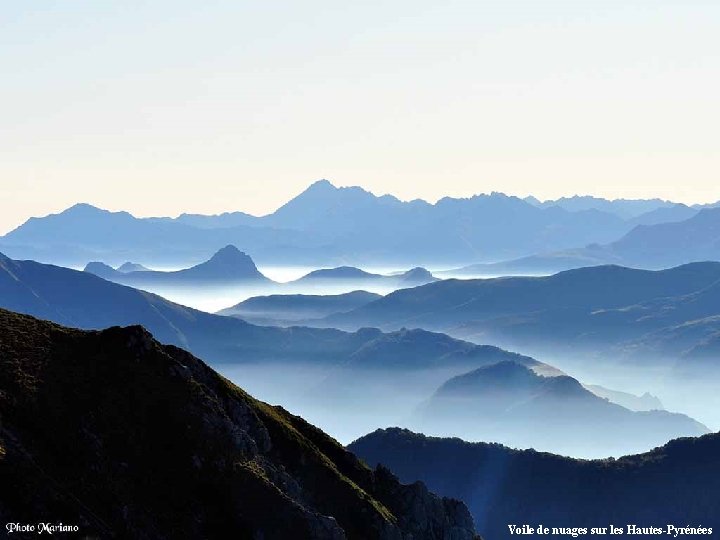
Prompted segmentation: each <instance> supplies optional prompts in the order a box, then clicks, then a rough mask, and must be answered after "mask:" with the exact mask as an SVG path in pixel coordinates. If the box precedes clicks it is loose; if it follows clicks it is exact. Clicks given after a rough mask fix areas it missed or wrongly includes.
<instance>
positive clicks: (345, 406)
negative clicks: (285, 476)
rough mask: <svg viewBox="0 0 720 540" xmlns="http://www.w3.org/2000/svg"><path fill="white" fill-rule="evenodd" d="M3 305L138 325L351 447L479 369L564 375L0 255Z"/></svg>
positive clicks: (457, 345) (449, 346)
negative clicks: (230, 312)
mask: <svg viewBox="0 0 720 540" xmlns="http://www.w3.org/2000/svg"><path fill="white" fill-rule="evenodd" d="M0 307H3V308H6V309H11V310H14V311H19V312H22V313H27V314H31V315H34V316H38V317H41V318H45V319H48V320H52V321H54V322H56V323H60V324H64V325H68V326H74V327H79V328H86V329H101V328H105V327H108V326H117V325H131V324H142V325H143V326H145V327H146V328H148V329H149V330H150V331H152V332H153V334H154V335H155V336H156V337H157V338H158V339H159V340H160V341H162V342H164V343H168V344H172V345H176V346H181V347H183V348H186V349H188V350H190V351H191V352H193V353H195V354H198V355H203V356H205V357H206V358H207V359H208V360H209V361H210V362H212V363H213V365H216V366H219V367H220V368H221V369H222V370H223V372H226V373H235V374H236V375H235V376H237V377H240V378H241V380H243V381H246V382H245V384H251V385H256V384H258V385H264V384H266V383H265V381H267V380H269V379H270V380H274V381H275V382H274V385H273V388H272V389H271V391H272V393H271V394H268V395H271V396H273V397H274V399H278V400H283V402H288V401H289V402H290V403H293V404H297V407H301V408H302V410H306V409H305V408H306V407H307V410H312V411H313V414H315V416H313V418H314V419H315V421H316V422H319V423H320V424H321V425H322V426H323V427H326V428H328V427H332V428H333V430H334V432H335V433H338V434H340V435H342V436H343V437H345V438H346V440H349V439H348V437H350V436H358V435H359V434H361V433H363V432H366V431H367V429H368V428H370V429H374V428H375V427H377V426H378V425H382V424H383V423H385V422H390V421H394V422H397V421H399V420H402V419H403V418H404V417H406V416H408V415H410V414H411V413H412V411H413V409H414V408H415V407H416V406H417V405H419V404H420V403H421V402H422V401H423V400H425V399H427V398H428V397H429V396H430V395H431V394H432V392H433V391H435V390H436V389H437V388H438V386H439V385H440V384H442V382H443V381H445V380H447V379H448V378H450V377H453V376H456V375H460V374H462V373H465V372H468V371H470V370H473V369H477V368H479V367H482V366H487V365H490V364H493V363H497V362H500V361H504V360H511V361H516V362H520V363H522V364H524V365H528V366H532V367H533V369H534V370H536V371H538V372H541V373H543V374H561V372H559V371H558V370H556V369H554V368H553V367H552V366H548V365H547V364H544V363H542V362H538V361H537V360H535V359H533V358H530V357H527V356H521V355H518V354H515V353H511V352H508V351H503V350H502V349H499V348H497V347H492V346H484V345H475V344H472V343H468V342H466V341H460V340H457V339H454V338H451V337H448V336H446V335H444V334H438V333H433V332H428V331H425V330H403V329H401V330H398V331H395V332H391V333H383V332H381V331H380V330H377V329H367V328H366V329H361V330H359V331H356V332H353V333H348V332H343V331H340V330H336V329H320V328H305V327H290V328H277V327H264V326H256V325H253V324H249V323H247V322H245V321H243V320H240V319H237V318H235V317H226V316H220V315H212V314H209V313H204V312H201V311H197V310H193V309H191V308H186V307H183V306H180V305H178V304H174V303H172V302H169V301H168V300H165V299H163V298H162V297H160V296H157V295H154V294H151V293H147V292H143V291H139V290H136V289H133V288H131V287H127V286H123V285H118V284H115V283H111V282H108V281H105V280H103V279H101V278H99V277H97V276H94V275H92V274H90V273H88V272H79V271H75V270H70V269H67V268H62V267H56V266H52V265H43V264H40V263H36V262H33V261H14V260H11V259H8V258H6V257H2V258H0ZM234 366H246V367H243V368H242V369H239V370H236V369H235V368H234ZM273 366H277V368H274V367H273ZM248 367H252V368H253V369H254V370H255V371H254V372H252V373H255V374H256V378H255V379H253V378H252V376H251V371H249V369H248ZM253 387H255V386H253ZM259 387H261V388H265V386H259ZM344 410H347V411H348V414H351V413H352V414H354V415H355V419H356V422H354V423H352V424H351V426H352V430H351V431H347V429H348V428H347V426H348V423H347V422H346V421H344V420H343V417H342V416H340V415H339V412H340V411H344ZM351 410H352V411H354V413H353V412H352V411H351ZM360 416H362V418H360ZM338 421H341V425H340V424H337V422H338ZM343 426H345V427H343Z"/></svg>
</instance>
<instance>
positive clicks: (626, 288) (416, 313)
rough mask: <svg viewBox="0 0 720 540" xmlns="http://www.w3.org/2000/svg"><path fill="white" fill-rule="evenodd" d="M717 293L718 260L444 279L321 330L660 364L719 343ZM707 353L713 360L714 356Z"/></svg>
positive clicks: (719, 289) (396, 294)
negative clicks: (422, 336) (411, 331)
mask: <svg viewBox="0 0 720 540" xmlns="http://www.w3.org/2000/svg"><path fill="white" fill-rule="evenodd" d="M718 295H720V263H717V262H705V263H693V264H687V265H683V266H679V267H675V268H671V269H667V270H660V271H651V270H638V269H632V268H625V267H620V266H596V267H588V268H580V269H577V270H568V271H564V272H560V273H557V274H554V275H551V276H543V277H508V278H496V279H473V280H444V281H440V282H437V283H431V284H428V285H424V286H422V287H417V288H414V289H405V290H399V291H395V292H393V293H391V294H388V295H387V296H385V297H383V298H380V299H378V300H375V301H373V302H370V303H368V304H366V305H364V306H361V307H359V308H356V309H355V310H353V311H350V312H348V313H344V314H337V315H332V316H329V317H327V318H326V319H325V320H324V321H320V322H318V324H319V325H325V326H333V327H340V328H346V329H348V328H356V327H362V326H377V327H379V328H383V329H397V328H400V327H403V326H412V327H419V328H426V329H430V330H436V331H443V332H449V333H450V334H452V335H454V336H457V337H462V338H466V339H471V340H473V341H481V342H485V343H496V344H500V345H504V346H508V347H513V348H520V349H521V350H530V351H533V350H543V347H544V346H547V347H548V348H549V349H551V350H553V351H560V350H564V351H575V352H579V351H587V350H589V349H592V350H594V351H596V352H598V351H603V350H605V351H607V350H608V349H612V350H613V355H614V356H615V357H616V358H617V359H619V360H622V359H623V358H624V357H625V356H626V355H618V353H619V352H621V351H625V352H626V353H627V354H633V355H634V356H635V357H647V358H654V359H655V361H656V362H661V361H662V362H665V361H677V360H678V358H679V357H681V356H682V355H683V354H684V353H687V354H690V353H692V356H693V358H696V359H697V358H700V357H701V356H703V355H702V354H701V350H702V348H703V347H704V346H705V345H706V344H707V343H708V341H709V340H714V339H717V336H718V332H720V326H719V324H720V321H719V320H718V315H720V311H719V310H718V307H717V306H718V304H717V299H718V298H720V296H718ZM704 357H705V358H706V359H707V360H708V362H711V360H712V358H711V357H712V354H711V351H710V352H709V353H708V354H706V355H704ZM711 365H712V363H711V364H708V363H707V362H706V363H705V368H707V367H711ZM719 367H720V366H719Z"/></svg>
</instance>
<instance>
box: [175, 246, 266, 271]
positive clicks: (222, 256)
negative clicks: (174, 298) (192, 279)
mask: <svg viewBox="0 0 720 540" xmlns="http://www.w3.org/2000/svg"><path fill="white" fill-rule="evenodd" d="M183 272H185V273H190V274H194V275H197V276H203V277H205V278H227V279H236V278H248V279H266V278H265V276H263V275H262V274H261V273H260V271H259V270H258V269H257V266H255V263H254V262H253V260H252V258H251V257H250V256H249V255H248V254H247V253H245V252H244V251H240V250H239V249H238V248H237V247H236V246H234V245H232V244H228V245H227V246H225V247H224V248H222V249H220V250H218V251H217V252H216V253H215V254H214V255H213V256H212V257H211V258H210V259H209V260H208V261H205V262H204V263H200V264H198V265H197V266H193V267H192V268H189V269H187V270H184V271H183Z"/></svg>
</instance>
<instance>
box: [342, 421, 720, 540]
mask: <svg viewBox="0 0 720 540" xmlns="http://www.w3.org/2000/svg"><path fill="white" fill-rule="evenodd" d="M348 448H349V449H350V450H351V451H352V452H354V453H355V454H357V455H358V456H359V457H360V458H362V459H363V460H365V461H366V462H367V463H369V464H371V465H375V464H377V463H382V464H384V465H385V466H387V467H389V468H390V470H392V471H393V472H394V473H395V474H397V475H398V476H399V478H400V480H401V481H404V482H408V481H416V480H422V481H423V482H424V483H426V484H427V485H428V487H429V488H430V489H431V490H433V491H435V492H436V493H439V494H442V495H445V496H449V497H456V498H458V499H461V500H463V501H464V502H465V503H466V504H467V505H468V507H469V508H470V511H471V512H472V514H473V517H474V519H475V525H476V527H477V529H478V531H479V532H480V533H481V534H482V535H484V536H485V537H486V538H509V537H510V536H511V535H510V531H509V529H508V525H517V526H522V525H523V524H529V525H531V526H532V527H534V528H536V527H537V526H538V524H542V525H543V526H547V527H556V528H559V529H563V531H562V533H560V534H563V535H565V536H579V537H582V536H583V535H582V534H580V533H579V532H578V531H577V529H576V528H577V527H586V528H588V529H589V528H591V527H606V530H605V532H604V535H601V537H605V536H610V534H609V531H608V529H607V527H609V526H610V524H613V525H615V526H616V527H620V528H622V529H623V533H624V534H625V535H630V534H631V532H630V531H629V530H628V528H627V526H628V525H635V526H636V527H660V528H662V529H663V532H662V534H665V535H667V534H669V535H670V536H674V534H676V532H675V531H671V532H670V533H668V531H667V526H668V525H673V526H674V527H676V528H684V527H692V528H695V529H700V528H703V527H704V528H705V530H704V531H703V532H700V533H695V535H693V533H692V532H690V533H689V534H690V537H699V536H700V535H707V534H708V528H712V529H713V531H712V532H716V531H717V530H718V527H720V475H718V474H717V471H718V470H720V435H718V434H716V433H715V434H711V435H705V436H703V437H699V438H685V439H677V440H674V441H671V442H669V443H667V444H665V445H664V446H661V447H659V448H656V449H654V450H651V451H650V452H647V453H644V454H638V455H630V456H625V457H622V458H620V459H604V460H594V461H587V460H577V459H571V458H566V457H561V456H556V455H552V454H546V453H541V452H535V451H532V450H522V451H521V450H512V449H510V448H506V447H504V446H501V445H497V444H486V443H468V442H464V441H462V440H460V439H442V438H433V437H426V436H424V435H420V434H415V433H412V432H410V431H407V430H403V429H397V428H395V429H384V430H378V431H376V432H374V433H371V434H369V435H367V436H364V437H362V438H360V439H359V440H357V441H355V442H354V443H352V444H351V445H349V447H348ZM574 528H575V530H574V531H573V530H572V529H574ZM589 532H590V531H589V530H588V531H586V534H589ZM677 534H682V533H677ZM555 536H558V534H556V535H555ZM528 537H529V538H536V537H540V536H538V535H537V534H536V535H535V536H532V535H530V536H528ZM632 537H633V538H653V537H657V535H653V534H643V531H642V530H638V534H637V535H633V536H632Z"/></svg>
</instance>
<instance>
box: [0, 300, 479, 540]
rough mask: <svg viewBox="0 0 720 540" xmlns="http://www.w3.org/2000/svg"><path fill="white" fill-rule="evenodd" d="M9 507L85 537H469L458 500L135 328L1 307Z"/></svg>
mask: <svg viewBox="0 0 720 540" xmlns="http://www.w3.org/2000/svg"><path fill="white" fill-rule="evenodd" d="M0 352H1V354H0V368H1V369H0V415H2V419H3V422H2V425H1V426H0V480H1V481H0V517H2V518H4V519H5V521H8V520H10V519H12V520H13V522H21V523H23V522H24V523H35V522H36V520H37V519H38V516H42V519H43V520H47V522H49V523H53V524H55V523H60V522H62V523H64V524H72V525H77V526H78V528H79V531H78V534H79V535H82V536H83V537H85V536H87V537H104V538H110V537H118V538H120V537H121V538H139V539H145V538H147V539H150V538H153V539H164V538H168V539H171V538H172V539H174V538H221V537H223V538H225V537H234V538H264V539H268V540H271V539H277V540H280V539H286V538H298V539H308V540H310V539H313V540H315V539H328V540H340V539H344V538H348V539H357V540H365V539H388V540H391V539H399V538H410V537H411V538H417V539H419V540H420V539H426V540H435V539H437V538H453V539H458V540H465V539H467V540H470V539H472V538H474V537H475V535H474V532H473V525H472V519H471V517H470V514H469V512H468V511H467V508H466V507H465V506H464V505H463V504H462V503H460V502H458V501H455V500H451V499H442V498H439V497H436V496H435V495H433V494H431V493H429V492H428V491H427V489H426V488H425V487H424V486H423V485H422V484H420V483H415V484H413V485H409V486H403V485H401V484H399V483H398V481H397V479H396V478H395V477H393V476H392V475H391V474H390V473H389V472H388V471H387V470H386V469H383V468H378V470H377V471H372V470H370V469H369V468H368V467H367V466H365V465H364V464H362V463H361V462H360V461H359V460H357V459H356V458H355V457H354V456H353V455H352V454H350V453H349V452H347V451H346V450H345V449H343V448H342V447H341V446H340V445H339V444H338V443H337V442H336V441H335V440H333V439H331V438H330V437H328V436H327V435H325V434H324V433H323V432H322V431H320V430H318V429H317V428H315V427H313V426H312V425H310V424H308V423H307V422H305V421H304V420H303V419H302V418H300V417H298V416H294V415H292V414H290V413H288V412H287V411H285V410H284V409H282V408H279V407H272V406H270V405H268V404H266V403H263V402H260V401H258V400H256V399H254V398H252V397H251V396H249V395H248V394H246V393H245V392H244V391H242V390H241V389H239V388H238V387H236V386H234V385H233V384H232V383H230V382H229V381H228V380H227V379H225V378H223V377H221V376H219V375H218V374H217V373H215V372H214V371H213V370H211V369H210V368H209V367H208V366H207V365H205V364H204V363H203V362H202V361H200V360H198V359H197V358H195V357H193V356H192V355H190V354H189V353H187V352H185V351H183V350H181V349H178V348H176V347H172V346H163V345H160V343H158V342H157V341H155V340H154V339H153V338H152V336H151V335H150V334H149V333H148V332H147V331H145V330H144V329H143V328H141V327H137V326H135V327H129V328H110V329H107V330H103V331H100V332H82V331H78V330H71V329H67V328H63V327H60V326H57V325H54V324H51V323H47V322H43V321H39V320H37V319H33V318H31V317H27V316H21V315H17V314H14V313H11V312H7V311H4V310H0Z"/></svg>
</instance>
